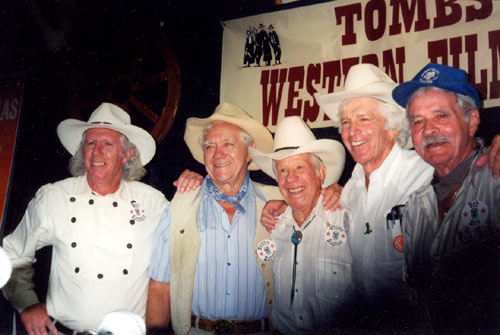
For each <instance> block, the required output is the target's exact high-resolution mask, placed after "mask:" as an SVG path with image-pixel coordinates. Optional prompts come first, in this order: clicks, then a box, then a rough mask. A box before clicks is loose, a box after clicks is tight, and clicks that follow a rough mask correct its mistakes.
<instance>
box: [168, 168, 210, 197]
mask: <svg viewBox="0 0 500 335" xmlns="http://www.w3.org/2000/svg"><path fill="white" fill-rule="evenodd" d="M202 183H203V176H202V175H200V174H198V173H196V172H193V171H190V170H187V169H186V170H184V171H183V172H182V173H181V175H180V176H179V178H178V179H177V180H176V181H174V186H176V187H177V191H179V192H180V193H184V192H191V191H193V190H195V189H197V188H198V186H200V185H201V184H202Z"/></svg>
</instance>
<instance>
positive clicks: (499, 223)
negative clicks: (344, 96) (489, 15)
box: [393, 63, 500, 330]
mask: <svg viewBox="0 0 500 335" xmlns="http://www.w3.org/2000/svg"><path fill="white" fill-rule="evenodd" d="M393 98H394V100H395V101H396V102H398V103H399V104H400V105H401V106H403V107H406V109H407V114H408V118H409V121H410V128H411V134H412V139H413V144H414V146H415V150H416V151H417V153H418V154H419V155H420V156H421V157H422V158H423V159H424V160H425V161H426V162H427V163H429V164H430V165H432V167H434V169H435V172H434V176H433V179H432V182H431V184H430V185H425V186H423V187H422V188H420V189H419V190H417V191H416V192H415V193H413V194H412V195H411V196H410V198H409V200H408V203H407V205H406V208H405V212H404V213H403V216H404V217H405V218H406V220H405V222H406V223H405V225H404V227H403V228H404V248H405V258H406V276H407V277H408V280H409V282H410V283H411V284H413V285H414V286H415V287H416V289H417V292H419V294H418V295H417V296H418V297H420V298H421V299H422V301H421V302H423V303H424V304H425V305H427V306H430V307H429V308H428V311H429V315H430V317H431V322H432V326H433V327H434V328H435V329H440V328H441V327H444V328H446V329H450V327H460V328H457V329H461V330H464V327H469V328H471V329H475V330H477V328H476V327H481V328H482V329H485V328H486V329H488V327H490V326H493V324H494V323H498V320H499V312H498V311H499V308H498V307H499V306H498V305H499V303H498V301H500V300H499V299H498V298H499V296H498V293H497V292H498V283H500V271H499V270H498V269H499V265H500V249H499V246H500V181H499V180H497V179H495V178H494V177H493V175H492V173H491V172H490V171H489V170H488V169H487V168H486V167H481V168H479V167H477V166H476V165H475V161H476V160H477V159H478V157H480V156H481V154H482V153H484V152H485V147H484V142H483V140H482V139H481V138H477V137H474V135H475V133H476V131H477V128H478V126H479V111H478V108H479V105H480V100H479V95H478V93H477V91H476V90H475V89H474V87H473V86H472V85H470V84H469V83H468V81H467V74H466V73H465V72H464V71H462V70H460V69H456V68H452V67H448V66H445V65H439V64H432V63H431V64H428V65H427V66H425V67H424V68H423V69H422V70H421V71H420V72H419V73H418V74H417V75H416V76H415V77H414V78H413V79H412V80H411V81H408V82H405V83H403V84H401V85H399V86H398V87H396V88H395V89H394V91H393ZM457 315H460V316H461V320H463V321H462V322H458V323H457V320H456V319H457Z"/></svg>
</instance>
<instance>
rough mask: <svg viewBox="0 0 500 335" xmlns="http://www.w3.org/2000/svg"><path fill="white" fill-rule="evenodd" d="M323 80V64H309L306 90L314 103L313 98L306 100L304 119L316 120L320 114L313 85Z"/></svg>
mask: <svg viewBox="0 0 500 335" xmlns="http://www.w3.org/2000/svg"><path fill="white" fill-rule="evenodd" d="M320 81H321V64H319V63H317V64H309V65H308V66H307V78H306V90H307V93H309V95H310V96H311V97H313V98H312V104H311V100H306V101H304V121H311V122H314V121H316V119H317V118H318V114H319V105H318V103H317V102H316V100H314V95H313V94H314V93H316V92H317V91H316V89H315V88H314V86H313V83H315V84H319V82H320Z"/></svg>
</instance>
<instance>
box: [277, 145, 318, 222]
mask: <svg viewBox="0 0 500 335" xmlns="http://www.w3.org/2000/svg"><path fill="white" fill-rule="evenodd" d="M276 173H277V179H278V186H279V189H280V192H281V195H282V196H283V199H284V200H285V201H286V203H287V204H288V206H290V207H291V208H292V212H293V216H294V218H295V221H296V222H297V224H299V226H300V225H301V224H302V223H303V222H304V220H306V219H307V217H308V216H309V214H310V213H311V211H312V210H313V208H314V206H316V202H317V201H318V197H319V195H320V191H321V184H322V183H323V180H324V179H325V174H326V169H325V167H324V166H323V165H322V166H320V168H319V174H317V173H316V166H315V164H314V162H313V161H312V159H311V154H309V153H305V154H299V155H295V156H291V157H288V158H285V159H281V160H277V161H276Z"/></svg>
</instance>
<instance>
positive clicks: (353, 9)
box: [334, 3, 361, 45]
mask: <svg viewBox="0 0 500 335" xmlns="http://www.w3.org/2000/svg"><path fill="white" fill-rule="evenodd" d="M334 10H335V18H336V19H337V25H338V26H339V25H341V24H342V18H345V32H344V34H343V35H342V45H350V44H356V33H355V32H354V15H356V18H357V20H358V21H359V20H361V3H354V4H351V5H347V6H339V7H335V8H334Z"/></svg>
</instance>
